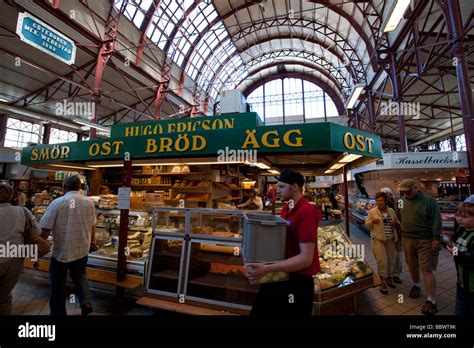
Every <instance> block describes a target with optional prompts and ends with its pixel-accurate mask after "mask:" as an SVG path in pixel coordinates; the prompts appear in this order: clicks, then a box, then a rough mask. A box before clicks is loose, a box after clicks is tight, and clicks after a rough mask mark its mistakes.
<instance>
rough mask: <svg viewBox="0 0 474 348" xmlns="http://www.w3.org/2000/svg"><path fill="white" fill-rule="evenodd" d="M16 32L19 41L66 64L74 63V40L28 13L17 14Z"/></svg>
mask: <svg viewBox="0 0 474 348" xmlns="http://www.w3.org/2000/svg"><path fill="white" fill-rule="evenodd" d="M16 33H17V34H18V36H19V37H20V39H21V41H24V42H26V43H27V44H29V45H31V46H33V47H36V48H37V49H39V50H41V51H43V52H44V53H46V54H49V55H50V56H53V57H54V58H56V59H59V60H60V61H62V62H64V63H66V64H69V65H71V64H74V60H75V58H76V45H75V44H74V41H73V40H71V39H70V38H68V37H67V36H65V35H63V34H62V33H60V32H58V31H57V30H55V29H53V28H51V27H50V26H49V25H47V24H46V23H44V22H42V21H40V20H39V19H37V18H35V17H33V16H32V15H30V14H29V13H26V12H21V13H19V14H18V22H17V25H16Z"/></svg>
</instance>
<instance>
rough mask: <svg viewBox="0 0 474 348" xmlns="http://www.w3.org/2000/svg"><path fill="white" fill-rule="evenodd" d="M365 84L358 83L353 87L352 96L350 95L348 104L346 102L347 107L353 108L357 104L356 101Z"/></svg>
mask: <svg viewBox="0 0 474 348" xmlns="http://www.w3.org/2000/svg"><path fill="white" fill-rule="evenodd" d="M364 88H365V86H364V85H363V84H357V85H354V88H352V93H351V96H350V97H349V99H348V101H347V104H346V109H353V108H354V106H355V103H356V102H357V100H358V99H359V97H360V94H361V93H362V91H363V90H364Z"/></svg>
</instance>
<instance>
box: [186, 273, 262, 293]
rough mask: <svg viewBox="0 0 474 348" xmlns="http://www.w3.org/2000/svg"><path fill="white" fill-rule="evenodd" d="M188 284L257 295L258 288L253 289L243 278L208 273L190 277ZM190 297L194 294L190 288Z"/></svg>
mask: <svg viewBox="0 0 474 348" xmlns="http://www.w3.org/2000/svg"><path fill="white" fill-rule="evenodd" d="M188 283H189V284H195V285H201V286H205V287H212V288H223V289H229V290H236V291H245V292H252V293H257V287H256V286H254V287H253V288H252V285H250V283H249V281H248V280H247V279H246V278H245V277H243V276H242V277H237V276H229V275H226V274H214V273H208V274H205V275H202V276H194V277H189V280H188ZM188 295H189V296H192V294H190V293H189V286H188Z"/></svg>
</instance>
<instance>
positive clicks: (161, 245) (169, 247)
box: [146, 208, 373, 314]
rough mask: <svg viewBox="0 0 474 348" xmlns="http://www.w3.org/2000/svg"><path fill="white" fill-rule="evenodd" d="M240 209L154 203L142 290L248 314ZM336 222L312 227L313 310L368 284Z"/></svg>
mask: <svg viewBox="0 0 474 348" xmlns="http://www.w3.org/2000/svg"><path fill="white" fill-rule="evenodd" d="M244 213H245V212H242V211H233V210H232V211H231V210H213V209H184V208H182V209H179V208H155V210H154V213H153V220H154V221H153V224H154V226H155V227H154V229H153V242H152V253H151V258H150V261H149V267H147V272H146V291H147V292H149V293H152V294H157V295H163V296H166V297H169V298H170V300H171V301H176V302H177V301H178V299H179V300H183V299H184V300H185V301H191V303H196V304H198V305H201V306H211V307H212V306H214V307H216V306H217V307H220V308H227V309H232V310H234V311H238V312H239V311H240V312H243V313H248V311H249V310H250V309H251V307H252V305H253V303H254V301H255V298H256V295H257V291H258V285H251V284H250V283H249V281H248V280H247V278H246V277H245V275H244V259H243V255H242V239H243V238H242V235H243V228H244ZM251 213H253V214H254V213H255V212H251ZM155 219H156V224H155ZM341 222H342V221H341V220H332V221H324V222H321V224H320V227H319V228H318V248H319V255H320V263H321V272H320V273H319V274H318V275H316V276H315V298H314V303H315V308H316V311H315V314H316V313H320V311H319V309H320V307H321V306H323V305H325V304H327V303H331V302H333V301H338V300H340V299H341V298H348V297H350V296H354V294H356V293H358V292H360V291H362V290H364V289H367V288H368V287H371V286H373V274H372V269H371V268H370V266H369V265H368V264H367V263H366V262H365V261H364V252H365V250H364V246H363V245H355V244H353V243H352V242H351V241H350V239H349V238H348V237H347V236H346V234H345V233H344V231H343V229H342V228H341ZM186 303H188V302H186Z"/></svg>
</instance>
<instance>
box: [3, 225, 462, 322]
mask: <svg viewBox="0 0 474 348" xmlns="http://www.w3.org/2000/svg"><path fill="white" fill-rule="evenodd" d="M351 227H352V228H351V236H350V238H351V239H352V241H353V242H354V243H363V244H364V245H365V257H366V260H367V262H368V263H369V264H370V266H371V267H372V269H373V270H376V269H377V268H376V262H375V258H374V256H373V253H372V251H371V248H370V238H369V236H368V234H367V233H366V232H364V231H363V230H361V229H359V228H358V227H356V226H351ZM35 272H36V271H32V270H25V271H24V274H23V275H22V276H21V277H20V280H19V281H18V283H17V285H16V287H15V289H14V290H13V310H12V314H16V315H48V314H49V304H48V284H47V282H45V281H44V280H43V281H39V280H38V277H37V276H36V274H35ZM435 277H436V281H437V288H438V290H437V304H438V309H439V312H438V315H453V314H454V301H455V297H456V273H455V268H454V262H453V260H452V256H451V255H450V254H449V253H448V252H447V251H446V249H444V248H443V249H442V251H441V253H440V257H439V263H438V270H437V271H436V272H435ZM400 278H401V279H402V284H397V288H395V289H392V288H389V294H388V295H383V294H381V293H380V291H379V288H378V287H375V288H371V289H368V290H366V291H364V293H363V294H362V296H359V298H358V306H357V308H358V314H359V315H371V314H375V315H422V313H421V307H422V305H423V304H424V302H425V301H426V295H424V294H423V291H422V296H421V297H420V298H419V299H412V298H410V297H408V292H409V291H410V288H411V286H412V282H411V280H410V275H409V274H408V268H407V266H406V264H405V262H404V260H403V273H402V274H401V276H400ZM72 292H73V288H72V287H70V288H68V294H71V293H72ZM92 295H93V304H94V313H93V314H95V315H114V314H126V315H153V314H155V311H153V310H151V309H148V308H145V307H142V306H138V305H136V304H135V302H134V301H135V300H134V299H126V300H125V302H123V303H121V304H117V299H116V298H115V296H114V294H107V293H104V292H97V291H92ZM66 308H67V313H68V314H69V315H80V313H81V310H80V307H79V304H78V303H77V301H76V302H75V303H71V301H67V305H66Z"/></svg>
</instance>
